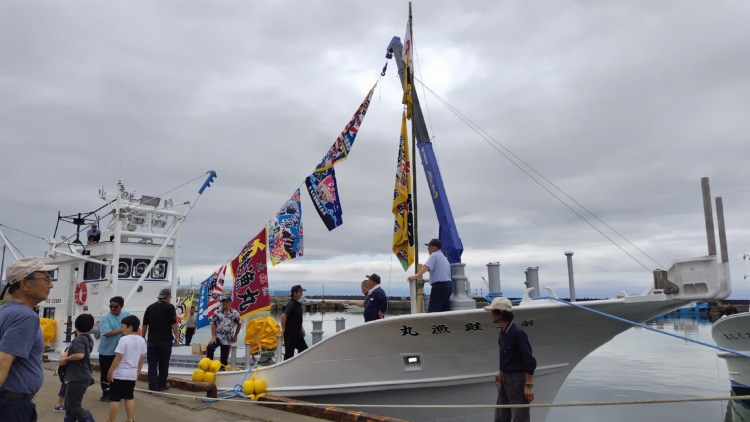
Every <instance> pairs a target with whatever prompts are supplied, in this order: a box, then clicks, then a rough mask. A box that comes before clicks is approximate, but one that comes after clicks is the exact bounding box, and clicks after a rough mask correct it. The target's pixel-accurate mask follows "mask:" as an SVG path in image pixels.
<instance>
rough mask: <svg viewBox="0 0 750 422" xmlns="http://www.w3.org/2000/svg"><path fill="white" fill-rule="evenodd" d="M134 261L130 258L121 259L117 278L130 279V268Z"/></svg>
mask: <svg viewBox="0 0 750 422" xmlns="http://www.w3.org/2000/svg"><path fill="white" fill-rule="evenodd" d="M132 265H133V261H132V260H131V259H130V258H120V262H119V263H118V264H117V278H130V268H131V267H132Z"/></svg>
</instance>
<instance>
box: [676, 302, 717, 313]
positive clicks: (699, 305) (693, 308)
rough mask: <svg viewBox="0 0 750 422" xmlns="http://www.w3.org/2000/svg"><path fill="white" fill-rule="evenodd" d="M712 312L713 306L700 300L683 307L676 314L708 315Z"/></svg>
mask: <svg viewBox="0 0 750 422" xmlns="http://www.w3.org/2000/svg"><path fill="white" fill-rule="evenodd" d="M710 310H711V306H710V305H709V304H708V302H706V301H705V300H699V301H697V302H693V303H691V304H689V305H688V306H683V307H682V308H679V309H677V310H675V311H674V312H675V313H676V314H707V313H708V311H710Z"/></svg>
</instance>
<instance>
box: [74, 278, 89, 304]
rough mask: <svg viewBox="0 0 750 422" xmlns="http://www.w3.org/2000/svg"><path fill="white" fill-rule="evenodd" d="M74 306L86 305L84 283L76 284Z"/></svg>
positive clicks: (86, 294)
mask: <svg viewBox="0 0 750 422" xmlns="http://www.w3.org/2000/svg"><path fill="white" fill-rule="evenodd" d="M75 296H76V304H77V305H78V306H81V305H83V304H84V303H86V296H88V293H87V292H86V285H85V284H84V283H78V284H76V294H75Z"/></svg>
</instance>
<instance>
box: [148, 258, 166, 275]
mask: <svg viewBox="0 0 750 422" xmlns="http://www.w3.org/2000/svg"><path fill="white" fill-rule="evenodd" d="M151 278H153V279H155V280H164V279H165V278H167V261H165V260H163V259H160V260H158V261H156V264H154V267H153V268H152V269H151Z"/></svg>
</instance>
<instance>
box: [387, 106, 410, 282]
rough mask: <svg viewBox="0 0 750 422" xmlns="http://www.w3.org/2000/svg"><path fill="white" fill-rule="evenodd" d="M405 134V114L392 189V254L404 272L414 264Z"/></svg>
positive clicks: (408, 164)
mask: <svg viewBox="0 0 750 422" xmlns="http://www.w3.org/2000/svg"><path fill="white" fill-rule="evenodd" d="M407 137H408V136H407V132H406V112H404V113H403V115H402V117H401V143H400V145H399V148H398V161H397V163H396V182H395V185H394V188H393V208H392V211H393V215H394V217H395V218H394V220H395V221H394V223H393V253H394V254H395V255H396V258H398V261H399V262H400V263H401V267H403V269H404V271H406V270H408V269H409V267H411V266H412V264H413V263H414V210H413V209H412V197H411V160H410V159H409V141H408V139H407Z"/></svg>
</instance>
